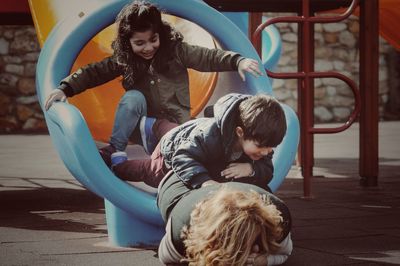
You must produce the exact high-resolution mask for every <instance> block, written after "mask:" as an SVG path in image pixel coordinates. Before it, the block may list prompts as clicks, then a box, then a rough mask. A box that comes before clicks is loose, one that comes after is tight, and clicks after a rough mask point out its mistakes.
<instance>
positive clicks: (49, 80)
mask: <svg viewBox="0 0 400 266" xmlns="http://www.w3.org/2000/svg"><path fill="white" fill-rule="evenodd" d="M128 2H130V1H108V2H104V1H99V2H97V4H95V5H91V6H86V7H81V8H80V12H78V13H77V14H75V15H72V16H68V17H67V18H65V19H64V20H62V21H60V23H58V24H56V26H55V27H54V28H53V29H52V31H51V33H50V35H49V36H48V37H47V38H46V41H45V43H44V46H43V48H42V52H41V55H40V57H39V61H38V66H37V91H38V96H39V101H40V103H41V106H42V107H43V103H44V100H45V98H46V96H47V95H48V94H49V93H50V92H51V90H53V89H54V88H56V87H57V86H58V83H59V81H60V80H61V79H62V78H63V77H65V76H66V75H68V74H69V73H70V71H71V68H72V66H73V64H74V62H75V59H76V57H78V55H79V53H80V51H81V50H82V48H83V46H84V45H85V44H86V43H87V42H88V41H89V40H90V39H92V38H93V37H94V36H95V35H96V34H97V33H98V32H99V31H101V30H103V29H104V28H106V27H108V26H109V25H110V24H112V23H113V20H114V18H115V16H116V14H117V13H118V12H119V10H120V9H121V8H122V6H123V5H124V4H126V3H128ZM153 2H155V3H156V4H158V5H159V6H160V7H161V8H163V9H164V10H166V11H167V12H168V13H170V14H173V15H176V16H179V17H182V18H185V19H188V20H190V21H193V22H195V23H196V24H198V25H200V26H202V27H203V28H204V29H206V30H207V31H208V32H209V33H210V34H212V36H213V37H214V38H215V39H216V40H217V41H218V43H219V44H220V45H221V46H222V47H223V48H225V49H229V50H234V51H237V52H239V53H241V54H242V55H243V56H246V57H252V58H258V55H257V53H256V51H255V50H254V48H253V46H252V45H251V43H250V41H249V40H248V38H247V37H246V35H245V34H243V33H242V32H241V30H240V29H239V28H238V27H237V26H236V25H235V24H234V23H233V22H231V21H230V20H229V19H228V18H226V17H225V16H224V15H222V14H221V13H219V12H217V11H216V10H215V9H213V8H211V7H210V6H208V5H207V4H205V3H204V2H202V1H196V0H191V1H189V0H187V1H186V2H185V5H182V3H177V1H153ZM30 3H31V7H34V5H33V4H34V1H31V2H30ZM92 3H93V2H92ZM33 9H34V8H33ZM199 14H202V15H203V16H199ZM39 32H40V31H39ZM39 36H40V35H39ZM276 41H277V40H273V41H272V43H273V42H276ZM270 47H272V46H270ZM276 47H279V45H278V46H276ZM272 54H274V53H272ZM270 58H274V57H271V56H270ZM274 60H275V62H277V59H276V58H274ZM267 61H268V60H267ZM213 78H215V76H214V77H211V79H213ZM236 78H237V77H236ZM208 84H213V82H211V83H208ZM236 86H237V84H236V85H235V86H233V87H236ZM205 87H206V90H209V89H210V85H206V86H205ZM211 87H212V85H211ZM211 90H212V91H214V88H211ZM98 91H100V90H98ZM191 91H192V89H191ZM238 92H243V93H249V94H255V93H258V92H263V93H268V94H272V93H273V92H272V89H271V86H270V83H269V80H268V78H267V77H266V76H263V77H260V78H254V77H251V76H248V77H247V79H246V83H245V84H244V86H242V88H238ZM222 93H224V92H222ZM213 94H216V93H215V92H214V93H213ZM207 100H208V99H207V98H206V99H204V100H201V102H200V103H197V102H195V104H199V105H200V106H201V105H202V106H204V105H205V104H206V102H205V101H207ZM96 108H101V105H97V106H96ZM103 108H104V106H103ZM283 108H284V110H285V114H286V117H287V124H288V132H287V135H286V136H285V138H284V140H283V143H282V144H281V145H279V146H278V147H277V149H276V151H275V154H274V167H275V173H274V178H273V180H272V181H271V182H270V183H269V186H270V187H271V189H272V190H273V191H275V190H276V189H277V188H278V187H279V185H280V184H281V183H282V182H283V179H284V178H285V176H286V174H287V173H288V171H289V169H290V167H291V165H292V163H293V161H294V158H295V155H296V151H297V145H298V139H299V125H298V120H297V116H296V114H295V113H294V112H293V110H292V109H291V108H289V107H288V106H285V105H283ZM44 113H45V117H46V122H47V125H48V128H49V132H50V135H51V137H52V140H53V143H54V145H55V146H56V149H57V151H58V152H59V154H60V157H61V159H62V160H63V162H64V163H65V165H66V167H67V168H68V170H69V171H70V172H71V173H72V175H73V176H74V177H75V178H77V179H78V180H79V181H80V182H81V183H82V184H83V185H84V186H85V187H86V188H88V189H90V190H91V191H93V192H94V193H96V194H97V195H99V196H101V197H103V198H104V199H105V206H106V217H107V227H108V233H109V238H110V240H111V242H112V243H113V244H115V245H118V246H155V245H157V244H158V242H159V240H160V239H161V237H162V235H163V234H164V224H163V222H162V220H161V217H160V215H159V213H158V209H157V207H156V203H155V195H154V194H152V193H149V192H146V191H143V190H141V189H139V188H137V187H134V186H132V185H130V184H128V183H126V182H123V181H121V180H119V179H118V178H116V177H115V176H114V175H113V173H112V172H111V171H110V169H108V168H107V167H106V165H105V164H104V163H103V162H102V159H101V157H100V155H99V154H98V151H97V147H96V145H95V142H94V138H93V136H95V131H96V130H95V129H92V130H90V126H88V123H87V122H88V121H86V120H85V118H86V117H85V115H82V113H81V111H80V110H78V108H76V107H75V106H74V105H72V104H69V103H57V104H54V106H53V107H52V108H51V109H50V110H49V111H48V112H44ZM89 115H92V114H89ZM194 115H195V114H194Z"/></svg>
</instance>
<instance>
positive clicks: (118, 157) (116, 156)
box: [111, 151, 128, 170]
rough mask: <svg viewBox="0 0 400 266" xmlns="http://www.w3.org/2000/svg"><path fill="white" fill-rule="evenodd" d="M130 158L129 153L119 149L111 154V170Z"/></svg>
mask: <svg viewBox="0 0 400 266" xmlns="http://www.w3.org/2000/svg"><path fill="white" fill-rule="evenodd" d="M126 160H128V155H127V154H126V152H124V151H117V152H114V153H113V154H112V155H111V170H112V169H113V168H114V167H115V166H116V165H118V164H120V163H123V162H125V161H126Z"/></svg>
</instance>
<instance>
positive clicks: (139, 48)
mask: <svg viewBox="0 0 400 266" xmlns="http://www.w3.org/2000/svg"><path fill="white" fill-rule="evenodd" d="M129 42H130V43H131V47H132V51H133V53H134V54H136V55H138V56H140V57H143V58H144V59H146V60H149V59H152V58H153V57H154V55H155V54H156V52H157V50H158V48H159V47H160V36H159V34H158V33H154V32H153V31H152V30H147V31H144V32H135V33H134V34H133V35H132V37H131V38H130V39H129Z"/></svg>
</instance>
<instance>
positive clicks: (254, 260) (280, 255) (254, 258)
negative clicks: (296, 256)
mask: <svg viewBox="0 0 400 266" xmlns="http://www.w3.org/2000/svg"><path fill="white" fill-rule="evenodd" d="M279 245H280V247H279V249H278V251H277V252H276V253H274V254H268V253H258V252H256V253H252V254H250V256H249V258H248V259H247V263H246V265H256V266H262V265H268V266H271V265H281V264H283V263H285V262H286V261H287V259H288V258H289V256H290V254H292V250H293V242H292V239H291V237H290V233H289V234H288V236H287V237H286V238H285V239H284V240H283V241H282V242H281V243H280V244H279Z"/></svg>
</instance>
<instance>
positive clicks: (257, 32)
mask: <svg viewBox="0 0 400 266" xmlns="http://www.w3.org/2000/svg"><path fill="white" fill-rule="evenodd" d="M303 21H304V18H303V17H294V16H286V17H279V18H272V19H268V20H266V21H265V22H263V23H261V24H260V25H259V26H258V27H257V29H256V30H255V31H254V33H253V34H252V37H251V42H252V43H253V44H254V43H255V42H256V41H257V38H258V37H259V36H260V34H261V32H262V31H263V30H264V29H265V28H266V27H268V26H269V25H271V24H275V23H280V22H297V23H301V22H303Z"/></svg>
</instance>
